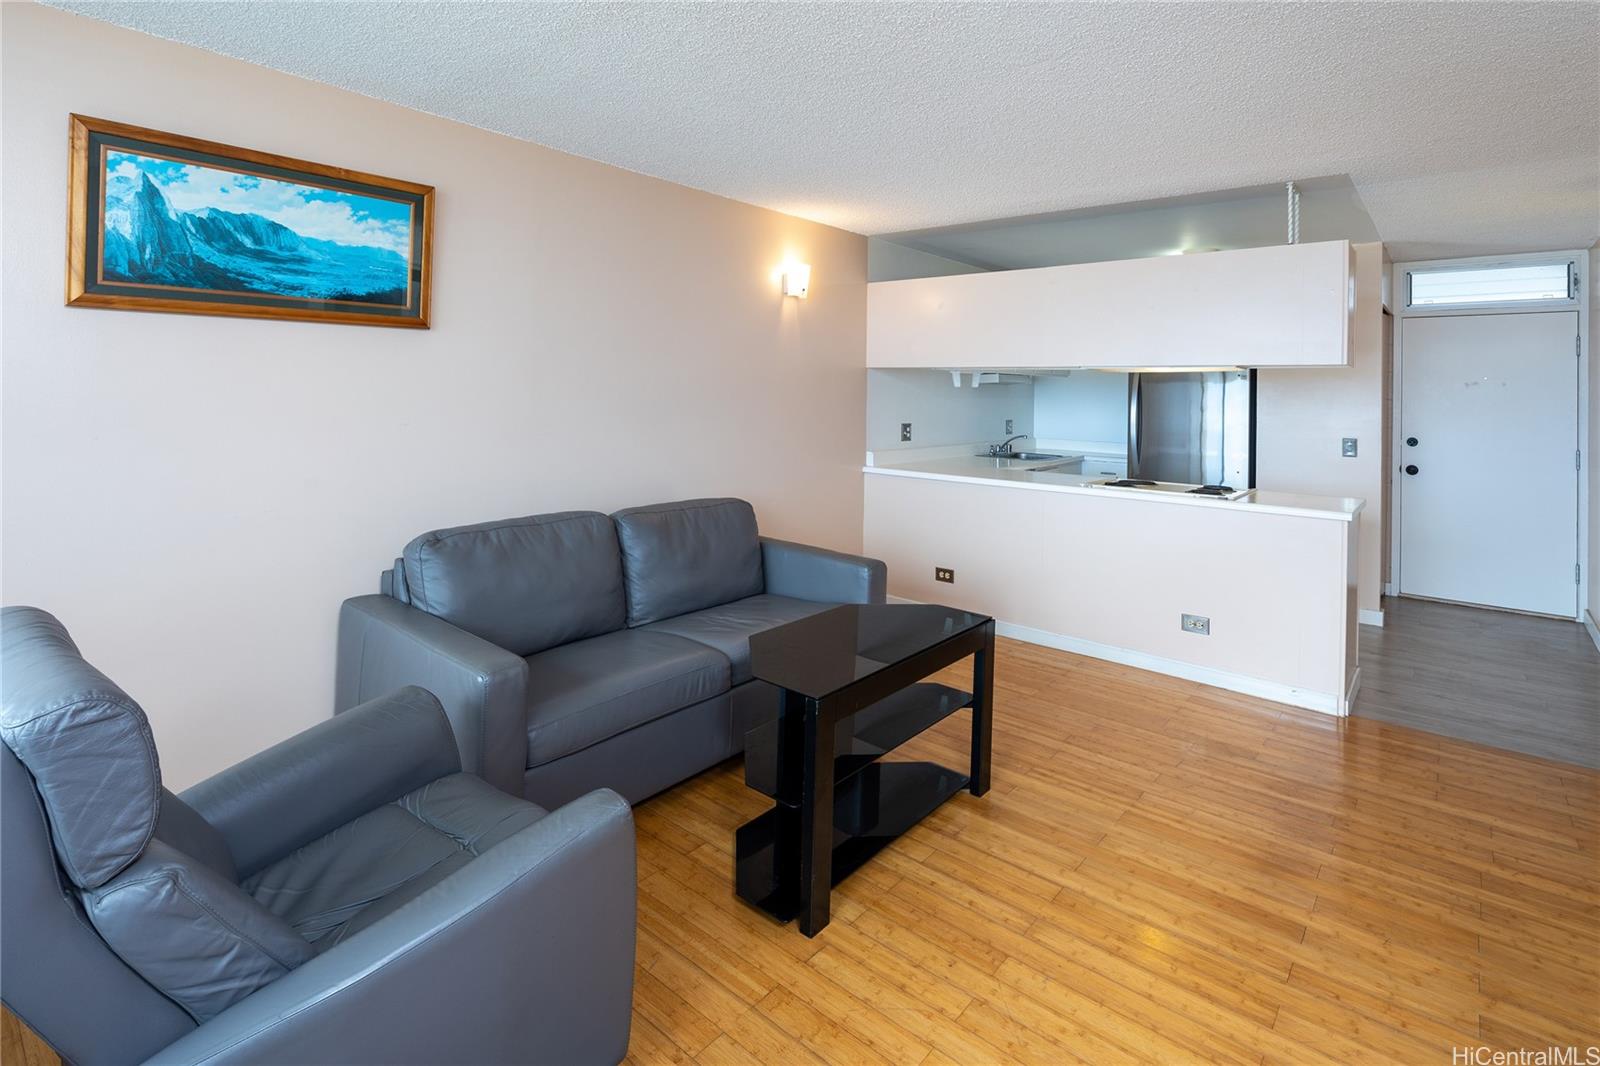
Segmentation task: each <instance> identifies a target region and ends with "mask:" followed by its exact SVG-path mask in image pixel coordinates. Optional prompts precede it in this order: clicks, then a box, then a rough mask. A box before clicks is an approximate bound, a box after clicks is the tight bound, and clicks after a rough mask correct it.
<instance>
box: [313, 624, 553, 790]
mask: <svg viewBox="0 0 1600 1066" xmlns="http://www.w3.org/2000/svg"><path fill="white" fill-rule="evenodd" d="M402 685H420V686H421V687H423V688H425V689H427V690H428V691H429V692H431V693H433V694H434V695H435V696H437V697H439V702H440V703H441V704H443V705H444V712H445V714H446V715H448V716H449V718H450V726H451V728H452V729H454V730H455V734H456V746H457V748H458V749H459V750H460V752H461V768H462V769H463V770H466V771H467V772H468V773H474V774H477V775H478V776H479V777H481V778H483V779H484V780H485V781H487V782H489V783H490V784H491V785H494V786H495V787H496V788H499V789H501V790H503V791H505V792H509V793H511V794H512V795H513V796H517V797H521V795H522V775H523V772H524V771H525V770H526V769H527V768H528V664H527V663H526V662H524V661H523V660H522V658H521V657H519V656H516V655H513V654H511V653H510V652H509V651H506V650H505V649H504V648H501V647H499V646H498V645H495V644H491V643H489V642H488V641H487V640H484V639H482V638H481V637H475V636H473V635H472V634H471V633H468V632H467V631H466V630H464V629H459V628H457V627H456V626H453V625H451V624H450V623H449V622H446V621H445V620H444V619H442V618H436V617H434V616H433V615H431V614H428V613H427V612H426V611H421V610H418V609H417V608H415V607H412V606H409V605H407V604H404V603H401V602H400V601H398V600H394V599H390V598H389V597H388V596H357V597H355V598H353V599H348V600H345V601H344V606H342V607H341V608H340V609H339V667H338V677H337V679H336V680H335V683H334V689H335V692H334V708H333V709H334V712H335V713H340V712H343V711H345V710H347V709H348V708H350V707H353V706H355V705H356V704H358V703H360V702H361V701H362V700H365V699H368V698H370V697H371V696H373V695H375V694H377V693H380V692H388V691H390V690H392V689H395V688H399V687H400V686H402Z"/></svg>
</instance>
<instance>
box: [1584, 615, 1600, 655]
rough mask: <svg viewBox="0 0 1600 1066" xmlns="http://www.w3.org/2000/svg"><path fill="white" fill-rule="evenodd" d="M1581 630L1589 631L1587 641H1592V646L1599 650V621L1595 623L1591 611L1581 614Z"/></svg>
mask: <svg viewBox="0 0 1600 1066" xmlns="http://www.w3.org/2000/svg"><path fill="white" fill-rule="evenodd" d="M1583 628H1585V629H1587V630H1588V631H1589V639H1590V640H1592V641H1594V646H1595V648H1596V649H1597V650H1600V621H1596V620H1595V617H1594V612H1593V611H1584V612H1583Z"/></svg>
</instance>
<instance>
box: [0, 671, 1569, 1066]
mask: <svg viewBox="0 0 1600 1066" xmlns="http://www.w3.org/2000/svg"><path fill="white" fill-rule="evenodd" d="M945 679H946V680H951V681H953V682H955V683H961V682H963V681H964V677H963V674H962V672H961V671H950V672H947V674H946V675H945ZM996 679H997V680H996V690H995V695H996V717H995V731H994V742H995V743H994V788H993V789H992V791H991V792H990V793H989V794H988V795H987V796H985V797H983V798H981V799H979V798H974V797H972V796H970V795H966V794H962V795H959V796H956V797H955V798H953V799H952V800H950V801H949V802H948V803H946V804H945V805H944V806H943V807H941V808H940V809H939V810H938V811H936V812H934V814H933V815H932V816H930V817H929V818H928V820H927V821H925V822H923V823H922V824H921V825H919V826H918V827H916V828H915V829H913V830H912V831H911V832H910V833H909V834H908V835H907V836H905V837H903V838H901V839H900V840H899V841H897V842H895V843H894V844H893V845H891V846H890V847H889V848H888V849H887V850H885V851H883V852H882V853H880V854H879V855H878V856H877V857H875V858H874V859H873V860H872V861H871V862H870V863H868V864H867V866H866V867H864V868H863V869H862V870H860V871H859V872H858V873H856V875H855V876H853V877H852V878H850V879H849V880H848V881H846V882H845V883H844V884H843V885H842V886H841V887H840V888H839V889H838V890H837V891H836V892H835V893H834V897H833V901H834V902H833V922H832V924H831V925H829V926H828V927H827V928H826V929H824V930H823V931H822V933H821V934H820V935H819V936H818V937H817V938H816V939H814V940H807V939H806V938H805V937H803V936H801V935H800V933H799V932H798V931H797V930H796V929H795V928H794V927H793V926H792V925H789V926H779V925H776V924H774V923H772V922H770V921H769V920H768V919H767V918H765V917H764V916H762V915H760V914H758V913H756V912H755V911H753V910H751V909H750V908H749V907H747V906H745V905H744V904H743V903H741V902H739V901H738V900H737V899H736V898H735V897H734V895H733V892H732V887H731V884H732V876H733V854H732V844H733V831H734V828H735V827H736V826H737V825H739V823H741V822H743V821H745V820H746V819H748V818H750V817H753V816H754V815H756V814H758V813H759V812H760V811H761V810H762V809H764V808H765V806H766V801H765V800H764V799H763V798H761V797H759V796H757V795H756V794H755V793H753V792H750V791H749V790H747V789H746V788H745V787H744V785H743V782H742V774H741V770H740V767H739V765H738V763H737V762H731V763H728V764H726V765H724V766H721V767H718V768H716V769H714V770H711V771H709V772H707V773H705V774H702V775H701V776H699V777H698V778H695V779H694V780H692V781H690V782H687V783H686V784H684V785H681V786H679V787H678V788H676V789H674V790H672V791H671V792H668V793H666V794H665V795H662V796H658V797H657V798H655V799H652V800H650V801H648V802H646V803H644V804H641V805H640V806H639V808H638V809H637V811H636V816H637V820H638V827H639V954H638V973H637V986H636V990H635V997H634V1025H633V1043H632V1047H631V1049H630V1056H629V1058H630V1061H632V1062H636V1063H667V1062H676V1063H696V1064H701V1066H720V1064H725V1063H746V1064H748V1063H767V1064H777V1063H818V1062H827V1063H832V1064H837V1066H858V1064H870V1063H906V1064H922V1066H949V1064H950V1063H996V1062H1013V1061H1015V1062H1027V1063H1040V1064H1044V1063H1049V1064H1056V1063H1071V1062H1078V1061H1083V1062H1093V1063H1131V1062H1160V1063H1188V1062H1200V1061H1222V1062H1242V1063H1258V1062H1259V1063H1265V1062H1271V1063H1295V1064H1300V1063H1330V1062H1331V1063H1375V1062H1386V1061H1392V1062H1404V1063H1426V1064H1440V1066H1447V1064H1449V1063H1450V1062H1451V1061H1452V1060H1451V1050H1452V1049H1453V1048H1458V1047H1460V1048H1474V1047H1479V1046H1485V1045H1486V1046H1489V1047H1493V1048H1498V1049H1517V1048H1546V1047H1549V1046H1552V1045H1556V1046H1567V1045H1581V1046H1583V1047H1587V1046H1588V1045H1593V1044H1600V885H1597V877H1600V773H1596V772H1595V771H1592V770H1588V769H1584V768H1582V767H1578V766H1573V765H1570V764H1563V763H1556V762H1550V761H1546V760H1543V759H1538V758H1532V757H1528V756H1524V755H1520V754H1516V753H1513V752H1508V751H1503V750H1496V749H1493V748H1487V747H1482V746H1479V745H1476V744H1472V743H1469V742H1466V741H1461V740H1455V739H1452V738H1449V737H1444V736H1437V735H1433V734H1429V733H1422V732H1418V731H1416V730H1412V729H1409V728H1405V727H1402V726H1395V725H1390V724H1388V723H1385V722H1380V721H1376V720H1373V719H1366V718H1351V719H1345V720H1339V719H1335V718H1330V717H1326V716H1323V715H1319V714H1314V713H1311V712H1305V711H1298V710H1294V709H1291V708H1287V707H1283V706H1281V705H1278V704H1273V703H1267V702H1264V701H1261V700H1255V699H1251V698H1248V697H1243V696H1234V695H1232V694H1230V693H1226V692H1222V691H1220V690H1217V689H1211V688H1205V687H1203V686H1200V685H1196V684H1191V683H1189V682H1184V681H1179V680H1175V679H1171V678H1165V677H1161V676H1159V675H1155V674H1150V673H1144V672H1141V671H1138V670H1133V669H1131V668H1128V667H1123V666H1117V665H1114V664H1111V663H1104V662H1100V661H1098V660H1094V659H1085V658H1081V657H1078V656H1074V655H1069V654H1066V653H1064V652H1058V651H1052V650H1049V649H1044V648H1038V647H1034V646H1032V645H1027V644H1019V643H1016V642H1014V641H1008V640H1001V641H1000V642H999V654H998V664H997V671H996ZM967 724H968V722H967V715H966V714H964V713H963V714H960V715H957V716H955V717H954V718H952V719H949V720H947V721H945V722H944V723H941V724H940V725H939V726H937V727H935V729H933V730H931V731H930V732H928V733H926V734H924V735H923V736H921V737H919V738H918V739H917V740H916V741H915V742H913V744H912V745H909V746H908V747H907V748H905V749H902V751H901V753H900V757H907V756H912V757H920V758H933V759H936V760H939V761H941V762H944V763H946V764H947V765H950V766H956V767H964V766H965V765H966V763H965V760H966V757H967V735H968V734H967V728H966V727H967ZM6 1021H7V1023H8V1025H7V1029H6V1032H5V1033H4V1034H3V1035H4V1036H5V1037H6V1039H5V1041H4V1043H5V1045H6V1046H5V1047H4V1048H3V1050H4V1051H5V1052H6V1053H7V1054H5V1059H6V1061H7V1062H8V1063H9V1062H11V1061H13V1056H15V1059H14V1061H18V1062H29V1063H53V1061H54V1060H53V1057H50V1056H48V1053H44V1052H42V1049H40V1048H38V1047H37V1045H36V1044H34V1043H32V1042H31V1041H30V1040H28V1039H27V1038H25V1037H24V1036H23V1035H22V1034H21V1033H20V1032H19V1030H18V1029H17V1028H16V1027H15V1025H14V1023H13V1022H12V1020H11V1019H10V1018H9V1017H7V1018H6ZM1458 1061H1488V1059H1487V1058H1485V1059H1482V1060H1458ZM1578 1061H1583V1059H1582V1058H1581V1057H1580V1058H1579V1060H1578Z"/></svg>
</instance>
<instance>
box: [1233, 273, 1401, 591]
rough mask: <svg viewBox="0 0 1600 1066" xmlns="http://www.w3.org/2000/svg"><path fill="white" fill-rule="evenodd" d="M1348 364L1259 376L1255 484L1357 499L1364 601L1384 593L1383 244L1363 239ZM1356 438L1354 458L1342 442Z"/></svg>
mask: <svg viewBox="0 0 1600 1066" xmlns="http://www.w3.org/2000/svg"><path fill="white" fill-rule="evenodd" d="M1355 252H1356V268H1355V269H1356V314H1355V322H1354V324H1353V326H1352V330H1351V334H1350V365H1349V366H1348V367H1338V368H1332V369H1328V370H1311V369H1306V370H1262V371H1260V372H1259V373H1258V374H1257V377H1256V485H1257V487H1258V488H1263V489H1272V490H1276V491H1282V492H1308V493H1313V494H1316V495H1321V496H1358V497H1360V498H1362V499H1364V500H1366V501H1367V506H1366V509H1365V510H1364V511H1362V512H1361V515H1360V517H1359V519H1358V521H1359V523H1360V526H1359V532H1358V537H1359V544H1358V562H1357V566H1358V569H1359V580H1358V583H1357V589H1358V595H1357V598H1358V602H1359V604H1360V607H1361V610H1363V611H1376V610H1379V609H1380V604H1381V597H1382V595H1383V556H1384V554H1385V553H1387V551H1388V549H1387V547H1385V546H1384V544H1383V503H1384V500H1383V477H1384V464H1383V270H1384V266H1383V246H1382V245H1381V244H1376V243H1369V244H1357V245H1355ZM1344 437H1355V438H1356V439H1357V441H1358V453H1357V456H1356V458H1354V459H1345V458H1343V457H1342V456H1341V455H1340V454H1339V442H1340V440H1341V439H1342V438H1344Z"/></svg>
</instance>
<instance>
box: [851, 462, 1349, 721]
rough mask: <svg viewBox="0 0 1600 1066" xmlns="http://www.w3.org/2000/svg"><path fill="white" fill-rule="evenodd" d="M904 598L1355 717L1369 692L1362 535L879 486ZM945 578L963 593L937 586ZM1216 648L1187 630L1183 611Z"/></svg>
mask: <svg viewBox="0 0 1600 1066" xmlns="http://www.w3.org/2000/svg"><path fill="white" fill-rule="evenodd" d="M864 480H865V490H864V494H865V499H866V516H865V521H866V527H865V528H866V537H865V540H866V544H865V549H866V551H867V553H868V554H869V555H874V556H877V557H878V558H881V559H883V560H884V561H886V562H887V563H888V564H889V591H890V593H892V594H893V595H895V596H899V597H903V598H905V599H908V600H916V601H920V602H924V603H944V604H949V605H951V606H955V607H962V608H966V609H968V610H976V611H982V612H984V613H985V614H990V615H993V616H994V617H995V618H996V619H998V620H1000V621H1002V622H1005V623H1008V624H1009V625H1010V626H1011V627H1012V628H1011V629H1009V630H1007V632H1009V633H1011V634H1012V635H1015V636H1018V637H1020V638H1021V639H1024V640H1033V641H1036V642H1038V643H1044V644H1051V645H1052V646H1055V647H1061V648H1065V649H1067V650H1069V651H1076V652H1081V653H1083V654H1088V655H1095V656H1098V657H1100V658H1111V659H1115V660H1117V661H1119V662H1125V663H1129V664H1130V665H1134V666H1140V667H1143V668H1146V669H1152V670H1158V671H1160V672H1163V673H1170V674H1175V675H1177V676H1180V677H1188V678H1190V679H1192V680H1197V681H1203V682H1206V683H1209V684H1215V685H1220V686H1222V687H1226V688H1231V689H1235V690H1237V691H1245V692H1251V693H1253V694H1255V695H1260V696H1265V697H1267V698H1270V699H1278V700H1282V701H1283V702H1288V703H1294V704H1295V705H1297V706H1302V707H1311V708H1314V709H1317V710H1321V711H1324V712H1327V713H1336V714H1337V713H1344V701H1345V699H1346V693H1348V692H1349V691H1351V689H1352V688H1353V686H1354V684H1355V682H1356V677H1357V675H1356V670H1357V654H1358V648H1357V644H1356V620H1355V602H1354V601H1355V588H1354V583H1353V582H1352V581H1351V580H1350V579H1349V575H1350V574H1351V573H1352V569H1353V562H1354V560H1353V558H1352V548H1353V543H1352V541H1351V539H1350V536H1349V534H1350V532H1351V524H1350V523H1349V522H1348V521H1341V520H1335V519H1332V518H1320V517H1301V516H1295V515H1286V514H1265V513H1261V512H1257V511H1245V510H1231V509H1229V508H1228V507H1226V506H1195V505H1185V504H1177V503H1163V502H1160V501H1159V500H1156V499H1151V498H1148V497H1145V496H1137V497H1126V498H1123V497H1114V496H1111V495H1109V494H1102V493H1094V494H1090V493H1065V492H1047V491H1029V490H1026V489H1022V488H1017V487H1012V486H1008V485H1005V484H1000V483H996V484H993V485H988V484H984V485H975V484H968V483H964V482H952V481H943V480H931V479H919V478H912V477H892V476H887V475H883V474H866V475H864ZM936 567H948V568H950V569H953V570H954V571H955V581H954V583H950V584H947V583H943V582H938V581H935V580H934V569H935V568H936ZM1186 613H1187V614H1197V615H1203V616H1205V617H1207V618H1209V619H1210V630H1211V631H1210V635H1209V636H1200V635H1197V634H1194V633H1190V632H1187V631H1185V630H1184V628H1183V626H1182V624H1181V619H1182V616H1183V615H1184V614H1186Z"/></svg>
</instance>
